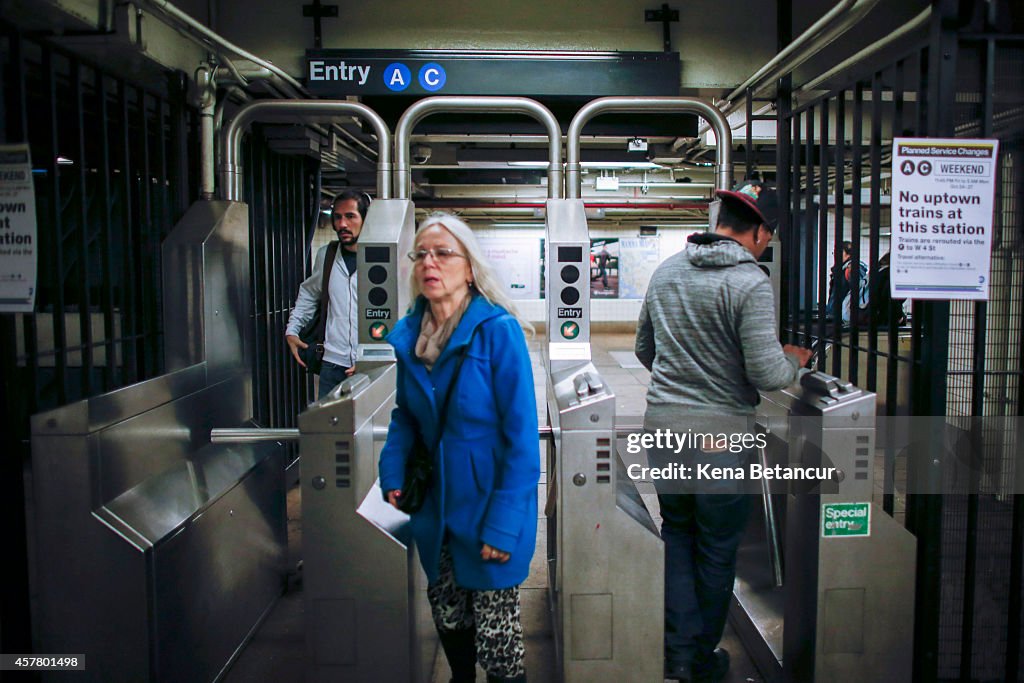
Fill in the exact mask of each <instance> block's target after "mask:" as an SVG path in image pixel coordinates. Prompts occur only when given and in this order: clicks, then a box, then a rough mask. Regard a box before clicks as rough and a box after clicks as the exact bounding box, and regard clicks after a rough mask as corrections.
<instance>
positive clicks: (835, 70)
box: [797, 6, 932, 94]
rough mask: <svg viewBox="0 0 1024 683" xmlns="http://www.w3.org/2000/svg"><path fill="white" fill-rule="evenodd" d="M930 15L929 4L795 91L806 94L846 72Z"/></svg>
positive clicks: (924, 22)
mask: <svg viewBox="0 0 1024 683" xmlns="http://www.w3.org/2000/svg"><path fill="white" fill-rule="evenodd" d="M931 17H932V8H931V7H930V6H929V7H926V8H925V9H923V10H921V13H920V14H918V15H917V16H916V17H914V18H913V19H911V20H910V21H908V22H907V23H905V24H903V26H900V27H899V28H898V29H896V31H894V32H893V33H890V34H889V35H887V36H886V37H884V38H882V39H881V40H879V41H876V42H874V43H872V44H871V45H868V46H867V47H865V48H864V49H863V50H861V51H860V52H858V53H856V54H855V55H853V56H852V57H849V58H847V59H844V60H843V61H841V62H839V63H838V64H836V65H835V66H834V67H832V68H831V69H829V70H828V71H826V72H825V73H823V74H822V75H820V76H818V77H817V78H813V79H811V80H810V81H808V82H806V83H804V84H803V85H802V86H800V88H799V90H797V93H799V94H807V93H809V92H810V91H812V90H815V89H817V88H818V86H820V85H821V84H822V83H827V82H828V81H830V80H832V79H833V78H834V77H836V76H838V75H839V74H842V73H845V72H848V71H849V70H850V68H851V67H853V66H855V65H857V64H860V63H861V62H863V61H864V60H866V59H869V58H871V57H872V56H874V55H875V54H877V53H879V52H881V51H882V50H884V49H885V48H887V47H889V46H890V45H892V44H893V43H896V42H898V41H901V40H903V39H904V38H906V36H907V35H908V34H910V33H913V32H914V31H916V30H918V29H920V28H922V27H924V26H926V25H927V24H928V22H929V20H930V19H931Z"/></svg>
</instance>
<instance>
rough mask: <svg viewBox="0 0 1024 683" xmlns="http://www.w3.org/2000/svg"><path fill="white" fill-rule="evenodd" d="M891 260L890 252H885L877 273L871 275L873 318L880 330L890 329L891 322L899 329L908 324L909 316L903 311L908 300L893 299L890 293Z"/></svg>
mask: <svg viewBox="0 0 1024 683" xmlns="http://www.w3.org/2000/svg"><path fill="white" fill-rule="evenodd" d="M890 258H891V254H890V252H888V251H887V252H885V254H883V255H882V258H880V259H878V265H877V266H876V267H875V272H874V273H873V274H872V275H871V295H870V301H871V316H872V317H873V318H874V321H875V325H876V326H877V327H878V329H880V330H887V329H889V323H890V321H892V322H894V323H895V324H896V326H897V327H900V326H902V325H904V324H906V322H907V314H906V313H905V312H904V311H903V304H904V303H905V302H906V299H893V298H892V292H891V291H890V288H891V285H890V278H891V272H890V270H889V260H890Z"/></svg>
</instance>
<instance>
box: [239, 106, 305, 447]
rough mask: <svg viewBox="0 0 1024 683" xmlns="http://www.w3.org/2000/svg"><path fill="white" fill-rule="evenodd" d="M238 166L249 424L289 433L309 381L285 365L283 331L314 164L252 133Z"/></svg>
mask: <svg viewBox="0 0 1024 683" xmlns="http://www.w3.org/2000/svg"><path fill="white" fill-rule="evenodd" d="M243 165H244V176H243V177H244V179H245V181H244V182H245V184H244V186H243V194H244V201H245V202H246V203H247V204H248V205H249V244H250V253H251V255H252V271H251V278H252V292H251V296H252V311H253V316H254V320H253V325H254V326H255V335H254V337H253V338H254V340H255V353H254V354H253V369H252V377H253V416H254V418H255V419H256V421H257V422H259V424H260V426H262V427H295V426H296V425H297V422H296V418H297V417H298V414H299V413H300V412H302V411H303V410H305V409H306V406H307V405H308V404H309V402H310V401H311V400H312V399H313V381H312V376H311V375H309V374H307V373H306V372H305V371H304V370H303V369H302V368H301V367H299V365H298V364H297V363H296V362H295V361H294V360H293V359H292V357H291V354H290V353H289V351H288V345H287V344H286V343H285V340H284V328H285V324H286V323H287V322H288V315H289V313H290V312H291V309H292V304H293V303H294V302H295V296H296V294H297V293H298V291H299V283H300V282H302V281H303V280H304V279H306V277H307V276H308V275H309V272H310V270H311V269H312V254H311V253H310V250H309V245H310V242H311V241H312V237H313V230H314V229H315V228H316V226H317V224H318V221H319V213H320V201H319V194H320V184H319V182H318V181H319V170H318V169H319V163H318V160H315V159H312V158H311V157H303V156H292V155H284V154H278V153H275V152H272V151H270V149H269V148H268V143H267V140H266V139H265V138H264V137H263V135H261V133H260V131H259V127H258V126H257V127H256V130H255V131H254V132H253V133H252V134H250V135H249V137H248V139H247V144H246V145H245V147H244V148H243Z"/></svg>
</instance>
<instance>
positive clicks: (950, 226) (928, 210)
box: [890, 138, 999, 300]
mask: <svg viewBox="0 0 1024 683" xmlns="http://www.w3.org/2000/svg"><path fill="white" fill-rule="evenodd" d="M998 154H999V141H998V140H966V139H959V138H954V139H938V138H896V139H895V140H893V150H892V265H891V269H892V270H891V271H890V272H891V279H890V283H891V284H890V287H891V290H892V297H893V298H894V299H897V298H898V299H905V298H911V299H976V300H987V299H988V282H989V267H990V263H991V259H992V207H993V204H994V196H995V181H996V160H997V159H998Z"/></svg>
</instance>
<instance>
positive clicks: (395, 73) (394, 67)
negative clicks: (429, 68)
mask: <svg viewBox="0 0 1024 683" xmlns="http://www.w3.org/2000/svg"><path fill="white" fill-rule="evenodd" d="M420 73H422V71H421V72H420ZM421 80H422V77H421ZM411 82H412V72H411V71H409V67H407V66H406V65H405V64H402V63H401V62H394V63H393V64H388V65H387V66H386V67H385V68H384V85H386V86H387V88H388V90H391V91H393V92H401V91H402V90H405V89H406V88H408V87H409V84H410V83H411Z"/></svg>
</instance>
